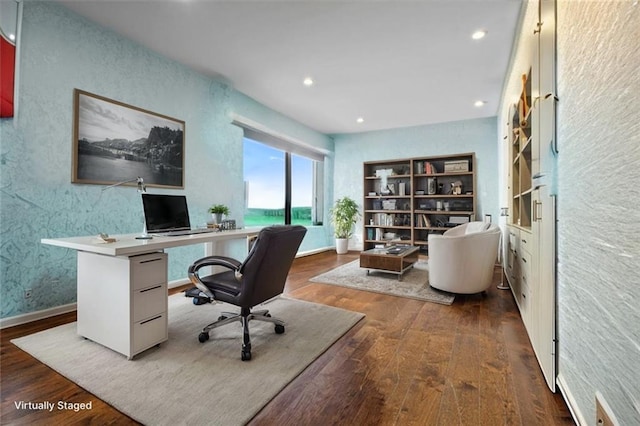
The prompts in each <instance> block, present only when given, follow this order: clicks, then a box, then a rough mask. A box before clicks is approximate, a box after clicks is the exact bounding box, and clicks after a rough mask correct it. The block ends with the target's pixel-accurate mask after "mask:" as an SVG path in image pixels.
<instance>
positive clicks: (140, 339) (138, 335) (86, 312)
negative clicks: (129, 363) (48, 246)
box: [77, 251, 168, 359]
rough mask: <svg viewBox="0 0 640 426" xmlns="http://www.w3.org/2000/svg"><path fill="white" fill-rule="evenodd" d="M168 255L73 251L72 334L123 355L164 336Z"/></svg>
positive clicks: (148, 346)
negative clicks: (75, 299) (75, 263)
mask: <svg viewBox="0 0 640 426" xmlns="http://www.w3.org/2000/svg"><path fill="white" fill-rule="evenodd" d="M167 291H168V289H167V254H166V253H162V252H157V253H147V254H141V255H136V256H107V255H102V254H96V253H88V252H82V251H79V252H78V303H77V306H78V308H77V309H78V322H77V324H78V325H77V327H78V329H77V332H78V334H79V335H80V336H83V337H86V338H87V339H90V340H92V341H94V342H97V343H100V344H101V345H103V346H106V347H108V348H111V349H113V350H114V351H116V352H119V353H121V354H123V355H125V356H126V357H127V358H128V359H131V358H133V356H135V355H136V354H139V353H140V352H142V351H144V350H146V349H149V348H151V347H152V346H155V345H158V344H160V343H162V342H164V341H166V340H167V338H168V328H167V324H168V321H167V305H168V294H167Z"/></svg>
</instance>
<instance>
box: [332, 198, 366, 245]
mask: <svg viewBox="0 0 640 426" xmlns="http://www.w3.org/2000/svg"><path fill="white" fill-rule="evenodd" d="M330 214H331V223H332V224H333V227H334V234H335V237H336V252H337V253H338V254H345V253H346V252H347V251H348V250H349V238H350V237H351V235H352V233H353V232H352V231H353V225H354V224H355V223H356V220H357V219H358V216H360V212H359V211H358V204H356V202H355V201H354V200H352V199H351V198H349V197H343V198H340V199H338V200H336V202H335V204H334V206H333V208H332V209H331V211H330Z"/></svg>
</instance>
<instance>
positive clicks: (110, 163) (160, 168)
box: [71, 89, 185, 188]
mask: <svg viewBox="0 0 640 426" xmlns="http://www.w3.org/2000/svg"><path fill="white" fill-rule="evenodd" d="M184 132H185V125H184V121H182V120H178V119H175V118H172V117H167V116H166V115H161V114H156V113H154V112H151V111H147V110H144V109H142V108H137V107H134V106H131V105H127V104H124V103H122V102H118V101H114V100H112V99H107V98H104V97H102V96H98V95H94V94H92V93H88V92H85V91H83V90H79V89H75V90H74V124H73V161H72V168H73V170H72V177H71V182H73V183H91V184H99V185H111V184H114V183H118V182H123V181H126V180H129V179H135V178H136V177H141V178H142V179H144V183H145V184H146V185H147V186H157V187H166V188H184ZM133 185H135V183H133Z"/></svg>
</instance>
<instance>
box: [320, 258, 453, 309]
mask: <svg viewBox="0 0 640 426" xmlns="http://www.w3.org/2000/svg"><path fill="white" fill-rule="evenodd" d="M310 281H312V282H316V283H325V284H334V285H339V286H343V287H350V288H355V289H358V290H365V291H373V292H375V293H382V294H390V295H392V296H400V297H409V298H411V299H418V300H424V301H426V302H434V303H440V304H442V305H451V304H452V303H453V301H454V299H455V296H454V295H453V294H451V293H447V292H443V291H439V290H436V289H434V288H432V287H430V286H429V265H428V263H427V262H426V261H424V260H419V261H418V262H416V263H415V264H414V265H413V268H412V269H410V270H409V271H407V272H405V274H404V275H403V276H402V281H399V280H398V277H397V275H394V274H388V273H385V272H377V271H371V273H370V274H369V275H367V270H366V269H364V268H360V261H359V260H354V261H353V262H350V263H347V264H345V265H342V266H338V267H337V268H335V269H332V270H331V271H329V272H325V273H324V274H320V275H317V276H315V277H313V278H311V280H310Z"/></svg>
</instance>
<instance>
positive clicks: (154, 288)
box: [140, 285, 162, 293]
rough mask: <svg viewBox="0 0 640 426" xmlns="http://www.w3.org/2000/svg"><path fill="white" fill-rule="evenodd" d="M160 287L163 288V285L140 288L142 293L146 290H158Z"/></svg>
mask: <svg viewBox="0 0 640 426" xmlns="http://www.w3.org/2000/svg"><path fill="white" fill-rule="evenodd" d="M158 288H162V285H157V286H155V287H151V288H145V289H144V290H140V293H144V292H147V291H151V290H156V289H158Z"/></svg>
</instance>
